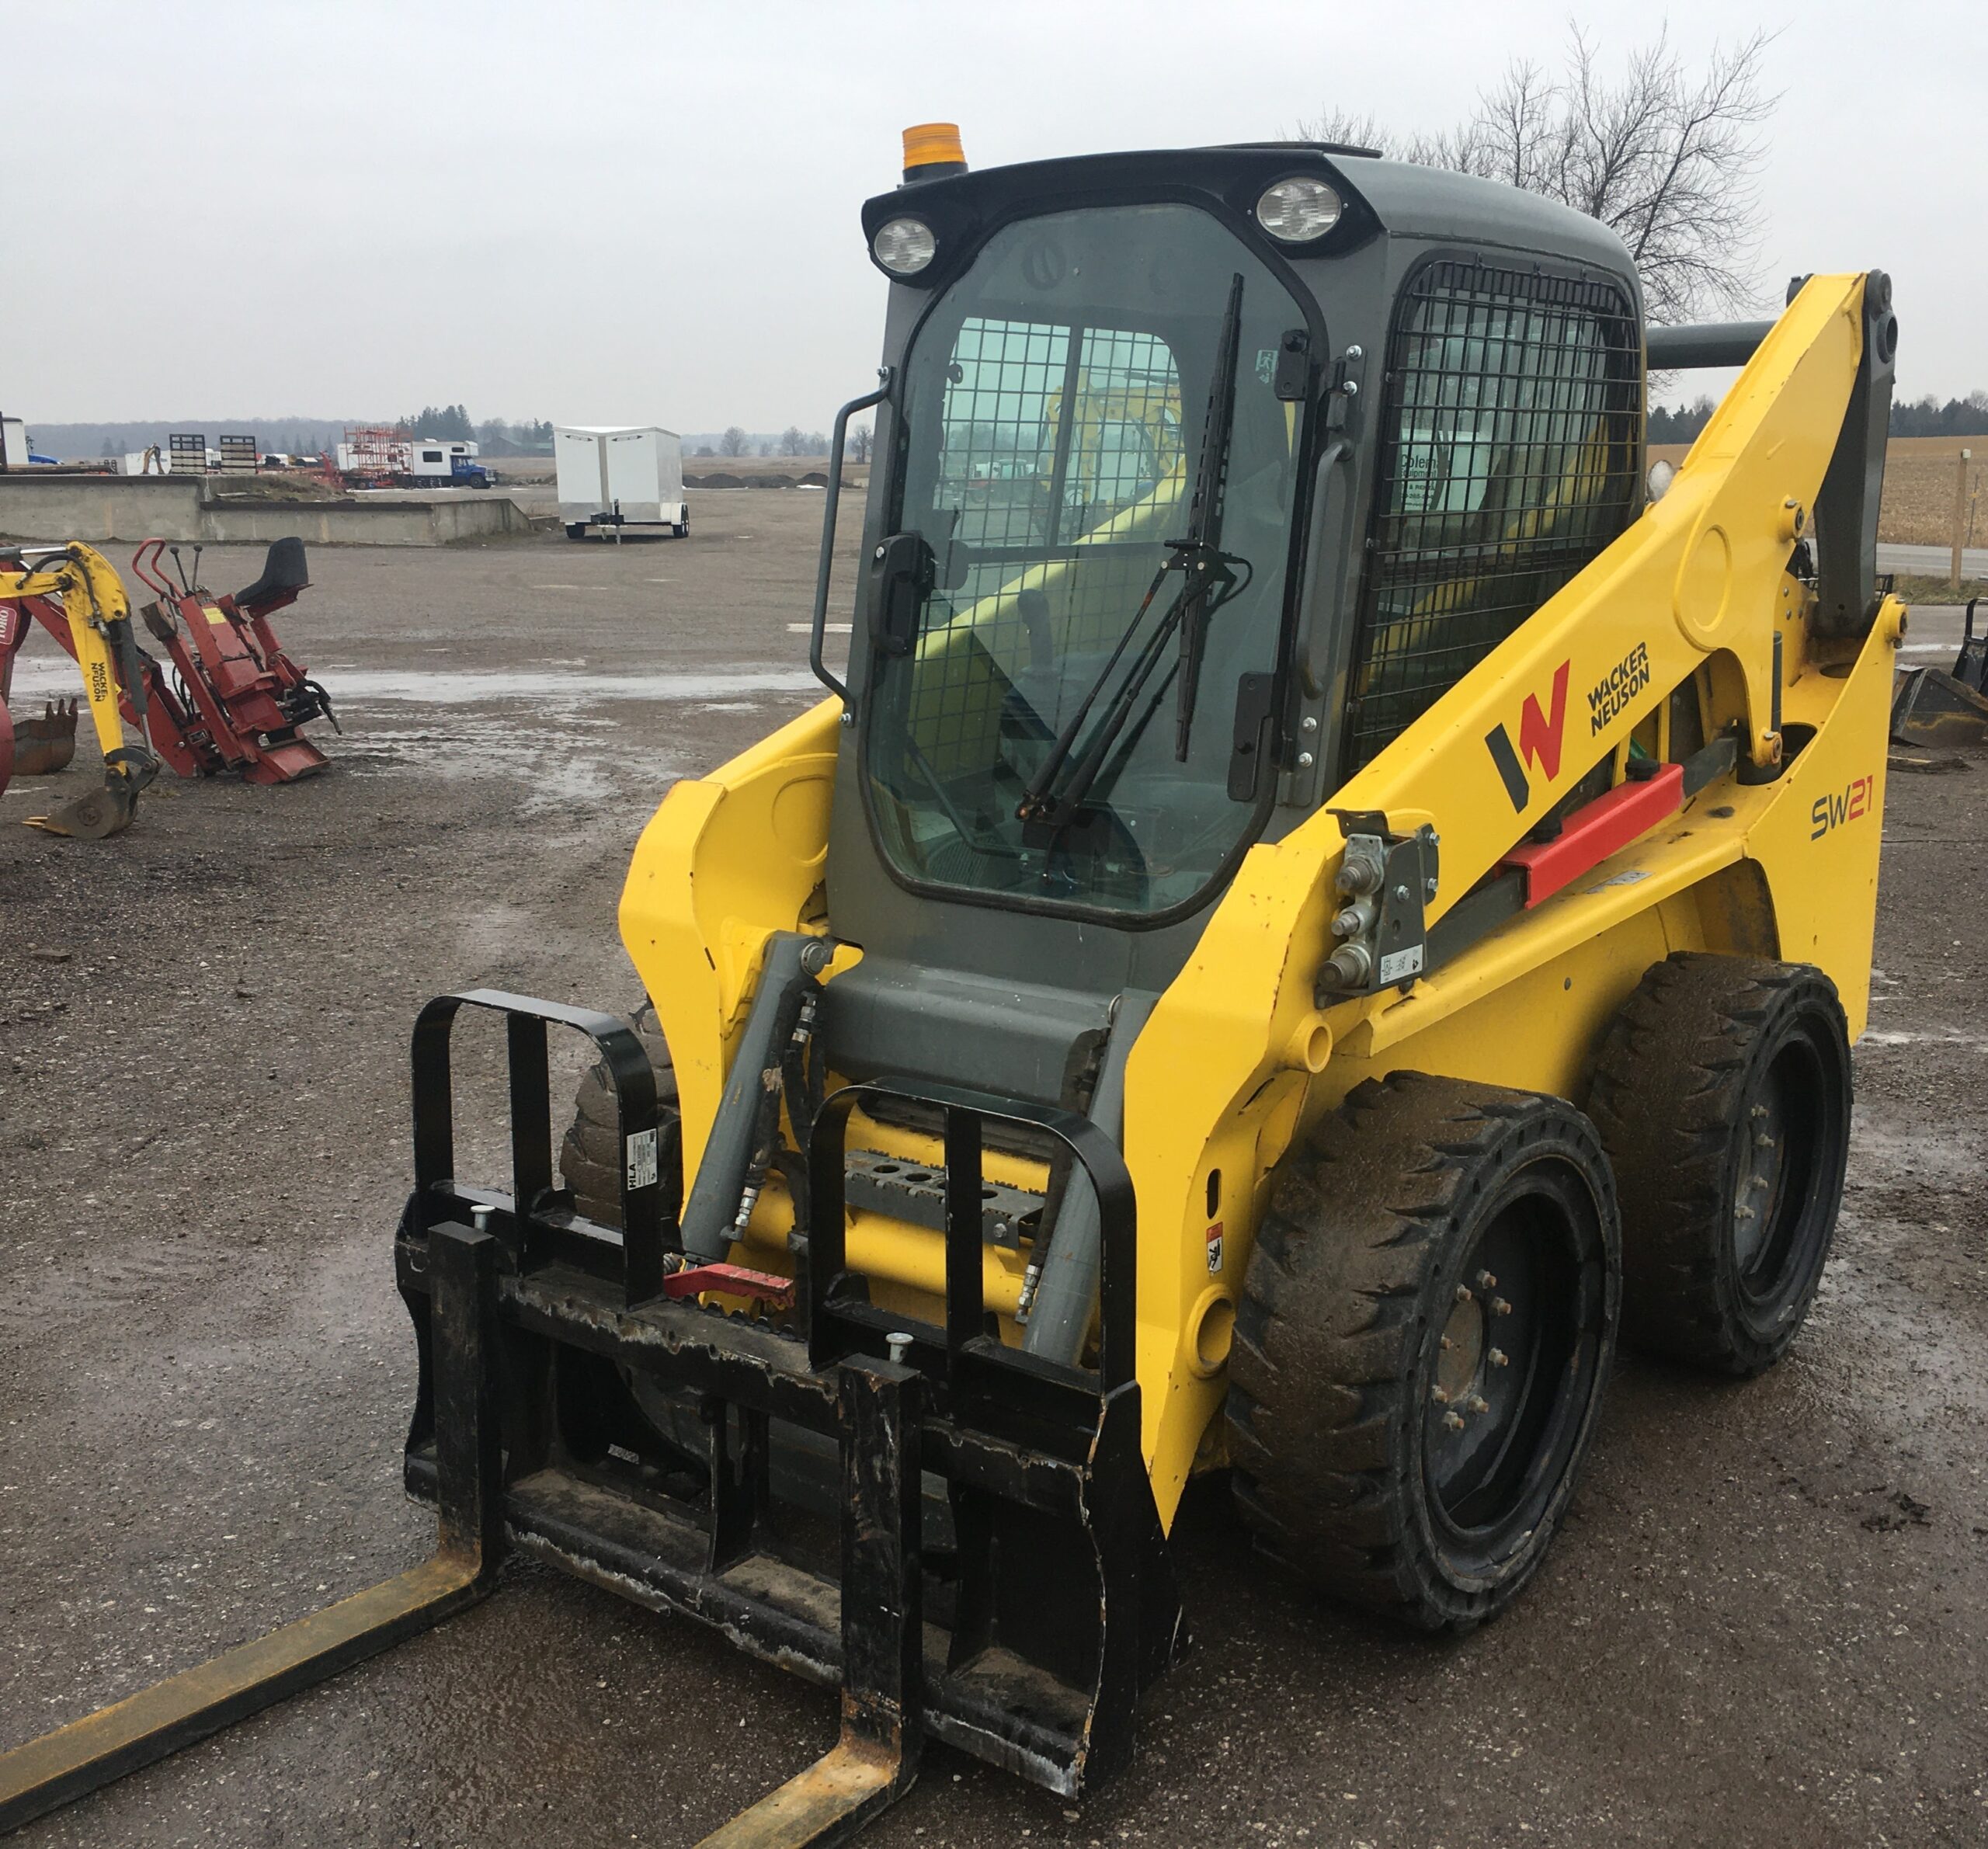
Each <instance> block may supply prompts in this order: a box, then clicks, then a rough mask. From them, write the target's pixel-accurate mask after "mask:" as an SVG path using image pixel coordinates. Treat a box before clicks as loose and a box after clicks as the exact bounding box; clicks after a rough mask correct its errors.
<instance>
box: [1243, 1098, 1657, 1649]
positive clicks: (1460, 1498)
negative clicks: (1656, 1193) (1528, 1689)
mask: <svg viewBox="0 0 1988 1849" xmlns="http://www.w3.org/2000/svg"><path fill="white" fill-rule="evenodd" d="M1493 1267H1496V1269H1495V1270H1494V1269H1493ZM1500 1274H1503V1275H1500ZM1487 1277H1488V1278H1489V1280H1490V1281H1489V1283H1486V1282H1485V1281H1484V1279H1486V1278H1487ZM1620 1286H1621V1260H1620V1251H1619V1246H1618V1236H1617V1218H1616V1206H1615V1194H1614V1184H1613V1183H1612V1181H1611V1179H1610V1176H1609V1173H1608V1165H1607V1161H1606V1159H1604V1156H1603V1155H1602V1152H1601V1145H1600V1140H1599V1139H1598V1138H1597V1136H1596V1135H1595V1133H1594V1128H1593V1126H1592V1125H1591V1124H1589V1122H1588V1121H1587V1118H1586V1117H1583V1116H1582V1114H1580V1112H1579V1111H1578V1110H1575V1108H1574V1107H1573V1106H1572V1105H1571V1104H1569V1103H1566V1102H1565V1101H1563V1100H1561V1099H1558V1098H1549V1097H1541V1096H1540V1095H1539V1094H1538V1093H1531V1092H1521V1091H1507V1090H1502V1089H1500V1088H1499V1087H1496V1086H1482V1085H1473V1084H1468V1083H1464V1082H1463V1081H1461V1080H1458V1079H1439V1078H1430V1077H1427V1076H1424V1075H1423V1074H1421V1073H1419V1072H1395V1073H1392V1074H1391V1075H1390V1076H1388V1078H1387V1079H1385V1081H1375V1080H1373V1079H1369V1080H1368V1081H1366V1082H1365V1083H1363V1084H1361V1086H1357V1088H1356V1089H1355V1090H1354V1091H1353V1093H1351V1094H1350V1096H1349V1097H1347V1100H1346V1102H1345V1103H1344V1104H1343V1106H1342V1107H1340V1110H1338V1111H1337V1112H1336V1114H1334V1115H1333V1116H1332V1117H1328V1118H1327V1119H1326V1121H1324V1122H1323V1123H1322V1124H1320V1125H1319V1128H1317V1130H1316V1131H1314V1132H1313V1134H1312V1138H1310V1141H1309V1145H1308V1146H1307V1147H1305V1148H1304V1149H1300V1150H1295V1151H1293V1152H1291V1154H1290V1155H1288V1156H1286V1157H1285V1158H1284V1160H1283V1161H1282V1162H1281V1163H1279V1164H1278V1166H1277V1170H1276V1172H1275V1173H1274V1177H1273V1183H1272V1187H1271V1191H1270V1209H1269V1211H1268V1212H1267V1214H1266V1215H1265V1217H1264V1220H1263V1225H1262V1227H1261V1228H1260V1229H1259V1231H1258V1232H1257V1236H1256V1249H1255V1250H1254V1251H1253V1253H1252V1254H1251V1256H1250V1260H1249V1270H1248V1272H1247V1274H1246V1277H1245V1280H1244V1284H1243V1302H1242V1303H1241V1305H1239V1308H1238V1310H1237V1314H1236V1336H1235V1343H1234V1347H1233V1348H1232V1350H1231V1353H1230V1356H1229V1411H1228V1417H1229V1455H1230V1458H1231V1460H1232V1462H1233V1464H1234V1465H1235V1490H1236V1499H1237V1502H1238V1503H1239V1507H1240V1508H1241V1510H1242V1513H1243V1517H1244V1519H1245V1521H1246V1522H1247V1523H1248V1524H1249V1526H1250V1527H1251V1528H1252V1529H1253V1531H1254V1532H1255V1534H1256V1538H1257V1539H1258V1541H1259V1542H1260V1544H1261V1545H1263V1548H1265V1549H1266V1550H1267V1552H1270V1553H1271V1554H1272V1555H1275V1556H1276V1557H1277V1559H1281V1560H1282V1561H1283V1562H1285V1563H1286V1564H1287V1565H1288V1566H1290V1567H1291V1568H1292V1569H1294V1570H1295V1571H1296V1572H1297V1573H1299V1574H1301V1575H1302V1576H1304V1577H1305V1579H1307V1580H1309V1581H1310V1582H1311V1583H1312V1584H1314V1585H1315V1586H1316V1587H1319V1589H1320V1590H1322V1591H1325V1592H1326V1593H1329V1594H1332V1595H1333V1597H1337V1598H1340V1599H1342V1600H1347V1601H1348V1602H1350V1603H1351V1604H1356V1605H1359V1606H1362V1607H1365V1608H1366V1609H1368V1610H1369V1611H1375V1612H1377V1613H1380V1614H1384V1615H1385V1616H1388V1617H1390V1618H1395V1619H1396V1620H1398V1621H1401V1622H1403V1623H1406V1624H1407V1625H1411V1626H1413V1627H1414V1628H1417V1629H1420V1630H1428V1631H1438V1630H1450V1631H1464V1630H1468V1629H1470V1628H1472V1627H1473V1626H1475V1625H1478V1624H1480V1623H1482V1621H1485V1620H1486V1619H1487V1618H1492V1617H1494V1616H1496V1614H1497V1613H1498V1612H1499V1611H1501V1610H1502V1609H1503V1607H1505V1606H1506V1605H1507V1604H1509V1603H1510V1600H1512V1599H1513V1598H1514V1597H1517V1594H1518V1592H1519V1590H1520V1589H1521V1587H1523V1586H1524V1584H1525V1583H1526V1581H1527V1580H1528V1579H1530V1578H1531V1576H1532V1574H1533V1573H1534V1570H1535V1569H1537V1567H1538V1565H1539V1562H1540V1560H1541V1557H1542V1556H1543V1555H1544V1554H1545V1550H1546V1546H1547V1543H1548V1541H1549V1540H1550V1539H1551V1538H1552V1533H1553V1529H1554V1526H1555V1523H1556V1522H1557V1521H1558V1520H1559V1516H1560V1514H1561V1511H1562V1510H1563V1509H1564V1508H1565V1507H1566V1502H1567V1498H1568V1496H1569V1494H1570V1493H1572V1489H1573V1482H1574V1478H1575V1475H1576V1472H1577V1470H1578V1469H1579V1468H1580V1462H1581V1459H1582V1457H1583V1455H1584V1454H1585V1452H1586V1451H1587V1446H1588V1443H1589V1441H1590V1438H1591V1437H1592V1436H1593V1434H1594V1426H1595V1422H1596V1418H1597V1413H1598V1410H1599V1408H1600V1403H1601V1394H1602V1388H1603V1385H1604V1383H1605V1382H1606V1380H1607V1373H1608V1368H1609V1364H1610V1361H1611V1359H1612V1357H1613V1354H1614V1343H1615V1326H1616V1318H1617V1313H1618V1305H1619V1303H1620V1301H1621V1288H1620ZM1508 1293H1509V1295H1507V1294H1508ZM1507 1318H1509V1319H1510V1320H1509V1321H1507ZM1494 1331H1495V1332H1496V1333H1497V1334H1498V1335H1499V1336H1502V1337H1503V1340H1504V1343H1506V1344H1507V1348H1500V1347H1499V1345H1498V1344H1497V1343H1496V1342H1494V1341H1493V1340H1491V1339H1490V1338H1491V1334H1492V1333H1493V1332H1494ZM1507 1349H1508V1350H1509V1353H1507Z"/></svg>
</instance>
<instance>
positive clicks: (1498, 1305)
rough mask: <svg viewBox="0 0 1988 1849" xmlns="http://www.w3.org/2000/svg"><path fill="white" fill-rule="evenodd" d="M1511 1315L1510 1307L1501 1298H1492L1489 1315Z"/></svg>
mask: <svg viewBox="0 0 1988 1849" xmlns="http://www.w3.org/2000/svg"><path fill="white" fill-rule="evenodd" d="M1511 1313H1512V1306H1511V1305H1510V1304H1509V1303H1507V1302H1506V1301H1505V1300H1504V1298H1502V1297H1493V1298H1492V1299H1491V1314H1492V1315H1493V1316H1510V1314H1511Z"/></svg>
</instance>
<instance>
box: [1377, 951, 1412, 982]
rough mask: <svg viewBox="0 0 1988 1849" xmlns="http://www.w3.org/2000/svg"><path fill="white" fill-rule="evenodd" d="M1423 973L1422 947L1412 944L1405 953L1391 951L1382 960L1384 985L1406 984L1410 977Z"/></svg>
mask: <svg viewBox="0 0 1988 1849" xmlns="http://www.w3.org/2000/svg"><path fill="white" fill-rule="evenodd" d="M1421 973H1422V946H1421V945H1420V944H1410V945H1409V947H1408V948H1407V949H1406V950H1405V951H1391V952H1390V953H1389V954H1388V955H1386V956H1385V957H1383V958H1382V959H1381V980H1382V982H1383V983H1387V982H1405V981H1406V979H1407V978H1409V977H1410V976H1419V975H1421Z"/></svg>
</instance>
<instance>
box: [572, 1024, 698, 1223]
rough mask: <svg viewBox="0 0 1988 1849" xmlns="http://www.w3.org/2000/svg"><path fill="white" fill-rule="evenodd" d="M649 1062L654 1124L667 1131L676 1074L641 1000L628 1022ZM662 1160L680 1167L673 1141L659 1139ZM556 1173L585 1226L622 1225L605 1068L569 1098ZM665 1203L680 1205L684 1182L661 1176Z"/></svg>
mask: <svg viewBox="0 0 1988 1849" xmlns="http://www.w3.org/2000/svg"><path fill="white" fill-rule="evenodd" d="M628 1025H629V1026H630V1027H633V1028H634V1030H635V1032H636V1034H637V1035H638V1037H640V1039H641V1043H642V1045H643V1048H644V1049H645V1051H647V1052H648V1056H649V1065H650V1069H652V1071H653V1072H655V1099H656V1120H657V1121H658V1123H659V1124H662V1125H664V1126H668V1125H669V1124H673V1123H674V1122H675V1121H676V1117H677V1107H676V1068H675V1067H674V1066H673V1065H671V1064H670V1060H669V1048H668V1047H667V1046H666V1045H665V1044H664V1043H663V1038H662V1024H660V1023H659V1021H658V1020H656V1017H655V1003H653V1002H651V1001H649V1000H648V999H646V998H645V999H644V1000H643V1003H642V1005H641V1007H639V1008H638V1009H637V1010H635V1012H634V1013H633V1014H631V1015H630V1016H629V1017H628ZM661 1145H662V1149H663V1151H664V1152H665V1158H666V1159H669V1155H670V1152H675V1159H676V1161H677V1162H678V1163H679V1165H680V1164H681V1162H682V1159H683V1158H682V1153H681V1151H680V1149H679V1147H678V1145H677V1142H676V1138H674V1137H673V1136H669V1135H666V1136H664V1137H663V1138H661ZM559 1169H560V1173H561V1175H562V1176H564V1177H565V1183H566V1186H567V1187H569V1188H571V1189H572V1191H573V1204H574V1206H575V1208H577V1209H578V1210H579V1211H580V1212H582V1213H583V1214H585V1215H586V1217H587V1218H589V1220H594V1221H597V1222H600V1225H603V1226H619V1225H620V1224H621V1141H620V1125H619V1124H618V1123H617V1121H616V1117H615V1108H614V1081H613V1078H612V1077H611V1076H610V1074H609V1072H608V1070H607V1067H606V1063H605V1062H603V1061H600V1060H596V1061H595V1062H594V1063H593V1065H591V1066H589V1068H588V1069H587V1072H586V1076H584V1077H583V1078H582V1079H581V1080H580V1084H579V1090H578V1091H577V1092H576V1093H575V1094H574V1097H573V1121H572V1125H571V1127H570V1128H568V1130H567V1131H566V1140H565V1142H564V1143H563V1144H562V1145H561V1147H560V1151H559ZM662 1183H663V1192H664V1194H665V1196H666V1198H678V1199H680V1197H681V1196H682V1194H683V1176H682V1174H681V1173H678V1174H676V1175H675V1176H669V1175H665V1176H663V1177H662Z"/></svg>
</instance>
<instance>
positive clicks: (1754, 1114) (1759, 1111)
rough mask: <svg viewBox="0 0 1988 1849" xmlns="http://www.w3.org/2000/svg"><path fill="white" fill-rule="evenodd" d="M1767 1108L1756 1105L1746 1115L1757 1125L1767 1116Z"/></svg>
mask: <svg viewBox="0 0 1988 1849" xmlns="http://www.w3.org/2000/svg"><path fill="white" fill-rule="evenodd" d="M1747 1115H1748V1116H1749V1117H1751V1118H1752V1119H1753V1121H1754V1122H1755V1123H1758V1122H1759V1121H1760V1119H1761V1118H1762V1117H1765V1116H1766V1115H1767V1107H1766V1106H1765V1105H1764V1104H1756V1105H1755V1106H1754V1107H1753V1109H1752V1110H1750V1111H1749V1112H1747Z"/></svg>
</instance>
